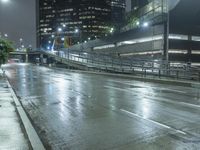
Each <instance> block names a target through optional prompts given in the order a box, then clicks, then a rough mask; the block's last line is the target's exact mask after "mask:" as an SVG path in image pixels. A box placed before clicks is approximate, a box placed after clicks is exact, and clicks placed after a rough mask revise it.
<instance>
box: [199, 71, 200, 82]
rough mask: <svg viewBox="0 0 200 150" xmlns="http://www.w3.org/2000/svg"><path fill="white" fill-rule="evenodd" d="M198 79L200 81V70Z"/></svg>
mask: <svg viewBox="0 0 200 150" xmlns="http://www.w3.org/2000/svg"><path fill="white" fill-rule="evenodd" d="M199 81H200V72H199Z"/></svg>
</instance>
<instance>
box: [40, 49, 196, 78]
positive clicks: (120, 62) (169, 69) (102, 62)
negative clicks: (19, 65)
mask: <svg viewBox="0 0 200 150" xmlns="http://www.w3.org/2000/svg"><path fill="white" fill-rule="evenodd" d="M60 52H61V51H60ZM43 53H45V54H47V55H49V57H54V58H55V60H57V61H60V62H62V63H66V64H68V65H69V63H76V64H79V65H84V66H86V67H87V68H88V69H90V70H101V71H107V72H114V73H124V74H134V75H140V76H143V77H147V76H148V77H150V76H151V77H158V78H173V79H185V80H195V81H200V68H198V67H185V66H184V65H173V66H169V65H165V64H163V63H162V61H158V60H157V61H154V60H150V61H149V60H148V61H147V60H145V59H133V58H123V57H118V56H111V55H108V54H101V53H94V52H80V51H73V52H69V51H65V52H62V53H59V54H58V53H51V52H47V51H43ZM69 61H70V62H69Z"/></svg>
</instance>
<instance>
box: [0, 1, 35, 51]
mask: <svg viewBox="0 0 200 150" xmlns="http://www.w3.org/2000/svg"><path fill="white" fill-rule="evenodd" d="M35 20H36V19H35V0H9V2H8V3H3V2H2V1H1V0H0V33H1V34H5V33H7V34H8V37H9V39H11V40H13V41H15V42H16V44H19V39H20V38H23V40H24V44H25V46H28V45H30V44H31V45H32V46H33V47H35V45H36V38H35V37H36V29H35V28H36V23H35Z"/></svg>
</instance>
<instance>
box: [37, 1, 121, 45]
mask: <svg viewBox="0 0 200 150" xmlns="http://www.w3.org/2000/svg"><path fill="white" fill-rule="evenodd" d="M120 10H121V11H120ZM124 11H125V2H124V0H113V1H111V0H98V1H94V0H38V1H37V13H38V14H37V38H38V39H37V43H38V47H43V48H45V47H47V45H48V44H49V45H50V43H53V39H52V37H53V38H55V37H57V36H58V35H59V36H62V37H64V36H67V37H71V38H72V39H73V40H72V44H75V43H77V42H83V41H85V40H88V39H95V38H98V37H102V36H105V35H106V34H107V33H109V31H110V29H111V28H112V27H113V26H114V25H116V24H117V22H121V20H122V18H123V17H122V16H123V15H124ZM120 14H121V15H120ZM119 16H120V17H119ZM113 20H115V21H116V22H114V21H113ZM113 22H114V23H113ZM61 39H62V38H61Z"/></svg>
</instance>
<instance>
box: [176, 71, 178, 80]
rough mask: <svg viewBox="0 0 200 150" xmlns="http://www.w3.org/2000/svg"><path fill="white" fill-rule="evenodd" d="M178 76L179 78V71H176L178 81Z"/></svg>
mask: <svg viewBox="0 0 200 150" xmlns="http://www.w3.org/2000/svg"><path fill="white" fill-rule="evenodd" d="M178 76H179V71H178V70H177V71H176V79H178Z"/></svg>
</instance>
